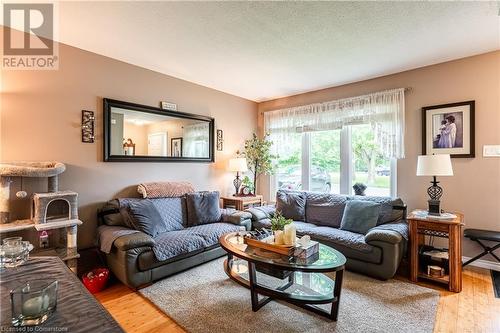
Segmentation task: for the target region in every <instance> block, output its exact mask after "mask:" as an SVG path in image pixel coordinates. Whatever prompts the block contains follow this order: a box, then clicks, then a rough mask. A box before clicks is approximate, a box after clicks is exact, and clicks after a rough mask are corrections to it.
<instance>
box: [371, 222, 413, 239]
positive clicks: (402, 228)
mask: <svg viewBox="0 0 500 333" xmlns="http://www.w3.org/2000/svg"><path fill="white" fill-rule="evenodd" d="M373 229H378V230H392V231H395V232H397V233H399V234H400V235H401V237H403V238H404V239H405V240H408V223H406V221H396V222H392V223H386V224H381V225H378V226H376V227H374V228H373ZM373 229H372V230H373Z"/></svg>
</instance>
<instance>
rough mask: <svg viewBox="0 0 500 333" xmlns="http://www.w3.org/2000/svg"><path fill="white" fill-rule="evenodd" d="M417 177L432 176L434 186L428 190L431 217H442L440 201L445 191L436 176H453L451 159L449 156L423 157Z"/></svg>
mask: <svg viewBox="0 0 500 333" xmlns="http://www.w3.org/2000/svg"><path fill="white" fill-rule="evenodd" d="M417 176H432V177H433V180H432V181H431V184H432V186H430V187H429V188H428V189H427V194H429V198H430V199H429V201H428V202H429V215H441V210H440V208H439V199H440V198H441V196H442V195H443V189H442V188H441V187H440V186H439V185H438V184H439V182H438V181H437V180H436V176H453V168H452V166H451V158H450V155H448V154H439V155H421V156H419V157H418V161H417Z"/></svg>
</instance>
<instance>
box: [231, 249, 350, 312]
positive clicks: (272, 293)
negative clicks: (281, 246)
mask: <svg viewBox="0 0 500 333" xmlns="http://www.w3.org/2000/svg"><path fill="white" fill-rule="evenodd" d="M240 260H244V259H240ZM232 265H233V255H232V254H228V258H227V259H226V260H225V261H224V270H225V272H226V274H227V275H228V276H229V278H231V279H232V280H234V281H235V282H237V283H238V284H240V285H242V286H244V287H245V288H248V289H250V296H251V299H252V310H253V311H254V312H256V311H258V310H259V309H260V308H262V307H263V306H264V305H266V304H267V303H269V302H270V301H271V300H273V299H280V300H283V301H285V302H288V303H291V304H293V305H296V306H298V307H301V308H303V309H306V310H308V311H312V312H314V313H316V314H319V315H321V316H323V317H326V318H328V319H331V320H334V321H337V318H338V313H339V302H340V294H341V290H342V278H343V275H344V270H343V269H340V270H337V271H336V272H335V284H334V289H333V295H332V297H325V296H322V295H317V296H316V295H314V296H313V295H311V296H306V295H300V296H299V295H290V294H289V293H286V290H287V289H288V288H290V287H291V286H292V285H293V284H294V282H295V281H294V276H295V274H294V272H291V274H290V275H289V276H288V278H287V282H286V283H285V284H284V285H282V286H280V287H278V288H276V289H271V288H268V287H266V286H264V285H262V284H259V283H258V282H257V274H256V269H255V263H253V262H248V276H249V279H248V280H247V279H245V278H244V277H242V276H241V275H239V274H238V273H236V272H234V271H233V270H232ZM259 294H260V295H263V296H265V297H264V298H262V299H260V300H259ZM329 303H331V304H332V306H331V310H330V311H325V310H324V309H322V308H319V307H317V306H315V304H329Z"/></svg>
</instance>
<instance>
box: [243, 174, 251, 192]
mask: <svg viewBox="0 0 500 333" xmlns="http://www.w3.org/2000/svg"><path fill="white" fill-rule="evenodd" d="M241 185H243V186H246V187H248V188H249V189H250V192H252V193H253V183H252V181H251V180H250V177H248V176H245V177H243V180H242V181H241Z"/></svg>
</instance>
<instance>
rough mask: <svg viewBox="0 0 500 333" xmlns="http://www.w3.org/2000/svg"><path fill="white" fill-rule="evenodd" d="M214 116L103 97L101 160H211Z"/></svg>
mask: <svg viewBox="0 0 500 333" xmlns="http://www.w3.org/2000/svg"><path fill="white" fill-rule="evenodd" d="M213 147H214V119H213V118H211V117H206V116H200V115H195V114H190V113H184V112H178V111H168V110H163V109H160V108H155V107H151V106H146V105H139V104H133V103H128V102H122V101H117V100H113V99H108V98H105V99H104V161H106V162H213V161H214V148H213Z"/></svg>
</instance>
